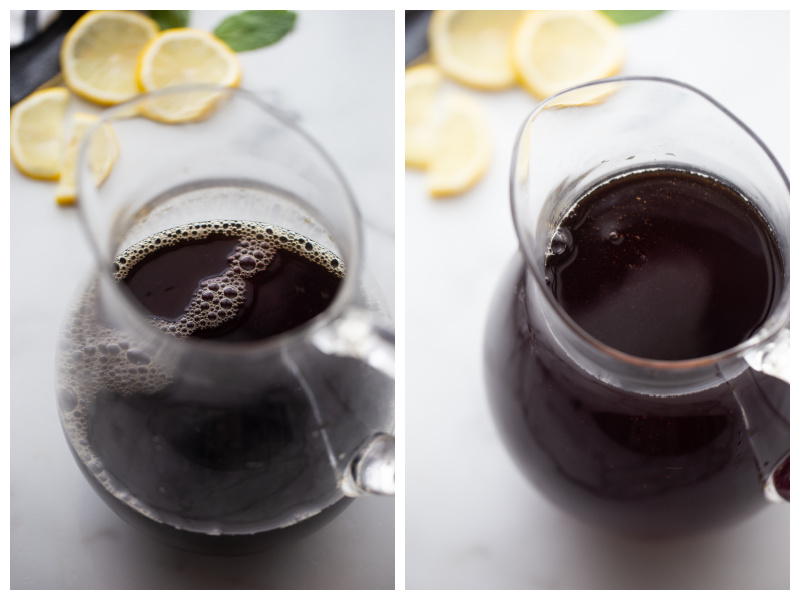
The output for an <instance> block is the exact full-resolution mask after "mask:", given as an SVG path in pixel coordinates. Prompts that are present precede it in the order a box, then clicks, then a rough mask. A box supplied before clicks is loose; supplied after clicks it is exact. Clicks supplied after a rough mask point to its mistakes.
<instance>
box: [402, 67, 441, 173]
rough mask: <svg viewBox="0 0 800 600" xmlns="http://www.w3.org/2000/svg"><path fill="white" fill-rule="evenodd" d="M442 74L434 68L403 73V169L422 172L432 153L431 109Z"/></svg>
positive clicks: (420, 68) (416, 68)
mask: <svg viewBox="0 0 800 600" xmlns="http://www.w3.org/2000/svg"><path fill="white" fill-rule="evenodd" d="M441 85H442V73H441V71H439V69H438V68H436V67H435V66H433V65H420V66H418V67H412V68H410V69H408V70H407V71H406V94H405V100H406V102H405V104H406V123H405V129H406V131H405V132H406V156H405V158H406V165H407V166H409V167H417V168H420V169H424V168H426V167H427V166H428V161H429V160H430V155H431V152H432V151H433V135H434V132H433V126H432V125H433V124H432V116H433V107H434V104H435V100H436V96H437V94H438V93H439V89H440V87H441Z"/></svg>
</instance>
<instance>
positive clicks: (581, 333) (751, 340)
mask: <svg viewBox="0 0 800 600" xmlns="http://www.w3.org/2000/svg"><path fill="white" fill-rule="evenodd" d="M622 82H634V83H641V82H646V83H658V84H666V85H671V86H675V87H679V88H683V89H685V90H688V91H689V92H691V93H693V94H696V95H697V96H699V97H701V98H703V99H704V100H706V101H707V102H709V103H711V104H712V105H713V106H714V107H715V108H717V109H718V110H720V111H721V112H722V113H723V114H724V115H725V116H727V117H728V118H729V119H731V120H732V121H733V122H734V123H735V124H736V125H737V126H738V127H739V128H740V129H742V130H743V131H744V133H746V134H747V135H749V136H750V138H751V139H752V140H753V141H754V142H756V144H757V145H758V146H759V148H760V149H761V150H762V151H763V152H764V153H765V155H766V156H767V158H768V159H769V161H770V162H771V163H772V165H773V166H774V167H775V169H776V171H777V173H778V175H779V176H780V177H781V180H782V181H783V184H784V185H785V186H786V190H787V192H788V191H789V187H790V186H789V178H788V177H787V175H786V173H785V172H784V170H783V168H782V167H781V165H780V163H779V162H778V161H777V159H776V158H775V156H774V155H773V154H772V151H771V150H770V149H769V148H768V147H767V146H766V144H764V142H763V141H762V140H761V138H759V137H758V136H757V135H756V134H755V132H753V131H752V130H751V129H750V128H749V127H748V126H747V125H746V124H745V123H744V122H742V121H741V120H740V119H739V118H738V117H736V115H734V114H733V113H732V112H730V111H729V110H728V109H727V108H725V106H723V105H722V104H720V103H719V102H717V101H716V100H715V99H714V98H712V97H711V96H709V95H708V94H706V93H705V92H703V91H702V90H699V89H697V88H695V87H694V86H692V85H689V84H687V83H684V82H681V81H678V80H675V79H670V78H666V77H656V76H652V77H651V76H618V77H608V78H605V79H598V80H595V81H590V82H587V83H583V84H580V85H576V86H572V87H570V88H567V89H564V90H562V91H560V92H558V93H556V94H553V95H551V96H549V97H548V98H545V99H544V100H542V101H541V102H539V104H537V105H536V107H535V108H534V109H533V110H532V111H531V112H530V113H529V114H528V116H527V117H526V118H525V120H524V121H523V122H522V125H521V127H520V128H519V131H518V132H517V136H516V139H515V142H514V149H513V152H512V154H511V172H510V180H509V191H510V194H509V196H510V203H511V217H512V220H513V223H514V230H515V232H516V234H517V238H518V239H519V242H520V247H521V249H522V253H523V256H524V259H525V262H526V268H528V266H530V265H531V264H533V263H535V262H536V261H537V260H538V257H536V256H534V255H533V251H532V249H531V248H530V247H529V244H528V243H526V237H525V236H524V235H523V231H522V219H521V216H520V215H519V213H518V211H517V200H516V192H515V184H514V181H515V171H516V165H517V158H518V154H519V151H520V147H521V142H522V136H523V135H524V133H525V129H526V126H527V125H528V123H530V122H531V121H532V120H533V119H534V118H535V117H536V116H537V115H538V114H539V113H541V112H542V111H543V110H544V108H545V106H547V104H548V103H549V102H551V101H552V100H553V99H554V98H557V97H559V96H562V95H564V94H567V93H569V92H572V91H574V90H578V89H582V88H589V87H593V86H598V85H604V84H608V83H622ZM782 260H783V261H784V264H786V261H787V260H788V257H782ZM529 270H532V271H533V278H534V280H535V281H536V285H537V286H538V287H539V289H540V291H542V293H543V296H544V297H545V298H546V299H547V302H548V304H549V305H550V307H551V308H552V309H553V310H555V312H556V314H557V315H558V316H559V317H560V318H561V320H562V321H563V322H564V323H565V324H566V325H567V327H568V329H569V331H571V332H572V333H573V334H574V335H576V336H577V337H578V339H580V340H581V342H583V343H585V344H587V345H588V346H590V347H592V348H594V349H595V350H597V351H599V352H601V353H602V354H604V355H606V356H609V357H611V358H612V359H615V360H617V361H619V362H623V363H627V364H629V365H632V366H634V367H639V368H648V369H652V370H655V371H688V370H692V369H697V368H702V367H707V366H709V365H713V364H717V363H720V362H722V361H724V360H727V359H731V358H735V357H739V356H743V355H744V354H745V353H747V351H749V350H752V349H753V348H756V347H758V346H760V345H762V344H765V343H767V342H769V341H770V340H771V339H773V338H774V337H775V336H777V335H778V333H779V332H780V331H782V330H783V329H787V328H788V327H789V309H790V306H789V287H790V286H789V270H788V268H787V269H786V271H785V273H784V277H785V284H784V287H783V289H782V290H781V294H780V296H779V298H778V299H777V300H776V302H775V303H774V305H773V307H772V310H771V312H770V314H769V315H768V317H767V318H766V319H765V320H764V322H763V323H761V325H759V327H758V328H757V329H756V330H755V331H754V332H753V334H752V335H750V336H749V337H748V338H747V339H745V340H743V341H741V342H739V343H738V344H736V345H735V346H732V347H730V348H727V349H725V350H722V351H720V352H716V353H713V354H708V355H704V356H699V357H696V358H689V359H681V360H663V359H650V358H643V357H640V356H636V355H633V354H628V353H627V352H622V351H621V350H617V349H615V348H612V347H611V346H609V345H607V344H605V343H603V342H601V341H600V340H598V339H597V338H595V337H594V336H592V335H591V334H589V333H588V332H586V331H585V330H584V329H583V328H582V327H581V326H580V325H578V324H577V323H576V322H575V320H574V319H573V318H572V317H570V316H569V314H567V312H566V311H565V310H564V308H563V307H562V306H561V304H560V303H559V302H558V301H557V300H556V299H555V298H554V296H553V294H552V292H551V291H550V288H549V287H547V285H546V283H545V282H544V281H542V280H541V278H540V275H539V273H538V271H536V270H535V269H529Z"/></svg>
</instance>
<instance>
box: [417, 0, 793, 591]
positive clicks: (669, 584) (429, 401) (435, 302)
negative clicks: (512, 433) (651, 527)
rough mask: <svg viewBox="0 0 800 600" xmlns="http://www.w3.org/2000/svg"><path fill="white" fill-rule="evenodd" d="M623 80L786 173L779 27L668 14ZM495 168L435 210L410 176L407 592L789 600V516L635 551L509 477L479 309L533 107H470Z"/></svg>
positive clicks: (651, 24)
mask: <svg viewBox="0 0 800 600" xmlns="http://www.w3.org/2000/svg"><path fill="white" fill-rule="evenodd" d="M624 38H625V44H626V47H627V61H626V63H625V66H624V69H623V71H622V73H621V74H624V75H656V76H664V77H671V78H674V79H679V80H683V81H685V82H687V83H690V84H692V85H694V86H696V87H698V88H700V89H701V90H704V91H705V92H707V93H708V94H710V95H711V96H712V97H714V98H716V99H717V100H718V101H720V102H721V103H722V104H724V105H725V106H727V107H728V108H729V109H730V110H731V111H732V112H733V113H734V114H736V115H737V116H738V117H740V118H741V119H742V120H743V121H744V122H745V123H746V124H748V125H749V126H750V127H751V128H752V129H753V130H754V131H755V132H756V133H757V134H758V135H759V136H761V138H762V139H763V140H764V141H765V142H766V144H767V145H768V146H769V147H770V148H771V149H772V151H773V152H774V154H775V156H776V157H777V159H778V160H779V162H780V163H781V164H782V165H783V166H784V168H786V169H788V161H789V16H788V12H769V13H765V12H738V11H737V12H727V13H717V12H671V13H668V14H666V15H663V16H661V17H660V18H658V19H654V20H652V21H647V22H642V23H640V24H636V25H629V26H626V27H625V28H624ZM472 93H473V94H475V95H476V96H477V97H479V98H480V99H481V101H483V103H484V105H485V106H486V108H487V109H488V111H489V116H490V120H491V125H492V131H493V134H494V147H495V154H494V162H493V164H492V166H491V169H490V171H489V173H488V174H487V176H486V177H485V178H484V179H483V180H482V181H481V182H480V183H479V184H478V185H477V187H475V188H474V189H473V190H471V191H470V192H469V193H467V194H464V195H463V196H461V197H458V198H454V199H450V200H444V201H434V200H431V199H430V198H428V197H427V196H426V194H425V192H424V191H423V181H422V176H421V174H420V173H417V172H411V171H409V172H407V174H406V179H405V184H406V193H405V202H406V229H407V236H406V245H405V270H406V322H407V327H406V335H407V347H408V351H407V356H406V395H407V401H406V407H407V408H406V423H407V440H408V441H407V452H406V479H407V482H408V483H407V490H406V521H405V522H406V528H405V529H406V556H405V566H406V586H407V588H410V589H418V588H423V589H425V588H539V589H545V588H546V589H620V588H621V589H627V588H640V589H660V588H667V589H671V588H678V589H682V588H697V589H715V588H723V589H755V588H763V589H771V588H783V589H788V586H789V554H788V553H789V507H788V506H786V505H782V506H768V507H767V508H766V509H765V510H763V511H762V512H761V513H759V514H758V515H757V516H756V517H755V518H753V519H751V520H749V521H747V522H745V523H742V524H741V525H739V526H737V527H735V528H732V529H729V530H727V531H723V532H719V533H716V534H712V535H707V536H703V537H700V538H698V539H692V540H683V541H675V542H669V543H664V544H647V543H642V542H635V541H631V540H624V539H617V538H614V537H613V536H609V535H604V534H599V533H597V532H594V531H591V530H589V529H587V528H585V527H583V526H581V525H579V524H577V523H576V522H574V521H573V520H572V519H571V518H570V517H567V516H565V515H564V514H562V513H561V512H560V511H558V510H557V509H556V508H554V507H553V506H551V505H550V504H548V503H547V502H546V501H545V500H544V499H543V498H542V497H541V496H540V495H539V493H538V492H537V491H536V490H535V489H533V488H532V487H531V486H530V485H529V484H528V483H527V481H526V480H524V479H523V476H522V475H521V473H520V472H519V471H518V470H517V469H516V468H515V466H514V465H513V464H512V462H511V459H510V457H509V455H508V454H507V453H506V451H505V449H504V448H503V447H502V445H501V441H500V439H499V436H498V434H497V431H496V429H495V427H494V424H493V423H492V421H491V417H490V414H489V408H488V402H487V398H486V394H485V392H484V385H483V376H482V360H481V352H482V341H483V333H484V323H485V319H486V315H487V311H488V306H489V300H490V297H491V294H492V293H493V291H494V289H495V285H496V284H497V281H498V278H499V276H500V272H501V269H502V268H503V267H504V266H505V264H506V263H507V261H508V259H509V258H510V256H511V255H512V254H513V252H514V251H515V249H516V247H517V240H516V238H515V235H514V230H513V227H512V223H511V215H510V209H509V199H508V192H507V190H508V183H507V181H508V172H509V163H510V157H511V150H512V145H513V140H514V137H515V135H516V133H517V129H518V127H519V125H520V124H521V123H522V121H523V120H524V118H525V117H526V116H527V114H528V113H529V112H530V111H531V110H532V109H533V108H534V106H535V104H536V101H535V100H534V99H533V98H532V97H531V96H529V95H527V94H526V93H525V92H524V91H522V90H519V89H517V90H511V91H505V92H500V93H482V92H472Z"/></svg>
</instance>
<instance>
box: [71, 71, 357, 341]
mask: <svg viewBox="0 0 800 600" xmlns="http://www.w3.org/2000/svg"><path fill="white" fill-rule="evenodd" d="M192 90H199V91H218V92H222V93H226V94H231V95H235V96H241V97H243V98H246V99H247V100H248V101H250V102H252V103H253V104H255V105H256V106H258V107H259V108H260V109H261V110H263V111H265V112H266V113H267V114H269V115H270V116H271V117H272V118H274V119H276V120H277V121H279V122H280V123H281V125H283V126H285V127H287V128H289V129H291V130H292V131H293V132H294V133H295V134H297V135H299V136H300V137H302V138H303V139H304V141H305V142H306V143H308V144H309V146H310V147H311V148H312V149H313V150H314V151H315V152H317V153H318V154H319V156H320V157H321V158H322V159H323V162H324V163H325V164H326V165H327V166H328V168H330V169H331V173H332V174H333V176H334V179H335V180H336V181H337V183H338V184H339V185H341V187H342V190H343V193H344V197H345V199H346V204H347V206H349V209H350V210H351V211H352V216H353V221H354V227H353V231H352V235H353V238H354V239H353V256H352V257H351V259H350V260H348V261H347V262H346V263H345V275H344V277H343V278H342V284H341V285H340V286H339V289H338V290H337V292H336V295H335V296H334V298H333V301H332V302H331V304H330V305H329V306H328V307H327V308H326V309H325V310H323V311H322V312H320V313H318V314H316V315H314V316H313V317H312V318H311V319H309V320H308V321H306V322H305V323H301V324H300V325H298V326H296V327H293V328H291V329H289V330H287V331H284V332H281V333H278V334H275V335H272V336H269V337H267V338H264V339H260V340H248V341H239V342H232V343H226V342H219V341H214V340H213V339H203V338H193V337H192V336H189V337H187V338H185V339H179V338H176V337H174V336H171V335H167V334H164V333H163V332H161V331H159V330H157V329H156V328H155V327H152V326H150V325H148V324H147V323H146V316H145V315H144V313H143V312H142V310H141V308H140V305H139V304H138V302H137V300H136V299H135V298H134V297H133V295H132V294H131V293H130V291H129V290H127V289H126V288H125V287H124V286H116V285H115V286H113V287H114V288H115V290H116V291H117V292H118V293H119V296H120V297H122V298H123V299H124V303H125V306H126V307H127V308H128V309H129V312H130V313H131V314H132V315H134V318H135V320H136V322H137V324H141V325H143V327H141V331H143V332H148V333H146V335H148V336H149V335H150V333H149V332H152V334H153V335H152V339H157V340H163V343H164V344H175V345H176V347H179V346H180V347H182V346H185V347H187V348H191V349H192V350H197V351H203V350H205V351H211V352H215V353H220V352H222V353H230V354H246V353H249V352H252V351H254V350H258V351H269V350H276V349H279V348H281V347H284V346H285V345H286V344H287V343H290V342H292V341H294V340H300V339H308V338H309V337H311V336H313V335H314V333H315V332H317V331H320V330H322V329H324V328H326V327H328V326H330V325H331V324H332V323H334V322H335V321H336V320H337V319H339V318H341V317H342V316H343V315H344V314H346V312H347V310H348V307H349V306H351V305H352V304H353V302H354V301H355V299H356V297H357V290H358V285H359V283H358V282H359V281H360V279H361V275H362V271H363V264H364V261H363V252H364V232H363V227H364V222H363V217H362V215H361V211H360V210H359V208H358V204H357V203H356V200H355V195H354V194H353V191H352V188H351V187H350V185H349V183H348V181H347V179H346V178H345V177H344V174H343V173H342V171H341V169H340V168H339V166H338V164H337V163H336V162H335V161H334V160H333V159H332V158H331V156H330V155H329V154H328V152H327V151H326V150H325V149H324V148H323V147H322V146H321V145H320V144H319V142H317V141H316V139H314V138H313V137H312V136H311V135H310V134H308V133H307V132H306V131H305V130H304V129H303V128H302V127H299V126H298V125H297V124H295V123H294V122H293V121H292V120H291V119H290V118H289V117H288V116H287V115H286V114H285V112H284V111H282V110H281V109H280V108H277V107H275V106H273V105H272V104H270V103H269V102H266V101H265V100H263V99H261V98H259V97H258V96H257V95H256V94H255V93H253V92H251V91H249V90H245V89H242V88H238V87H235V88H234V87H224V86H218V85H209V84H186V85H178V86H173V87H169V88H164V89H161V90H155V91H151V92H143V93H141V94H138V95H136V96H134V97H133V98H131V99H130V100H126V101H125V102H121V103H120V104H117V105H114V106H111V107H107V108H106V109H105V110H104V111H103V112H102V113H100V115H99V117H98V120H97V122H95V123H94V124H92V125H91V127H89V128H88V129H87V131H86V134H85V136H84V138H83V142H82V143H81V147H80V151H79V154H78V164H79V165H82V164H84V163H85V160H86V152H87V151H88V141H89V140H90V139H91V138H92V135H93V134H94V132H95V131H96V130H98V129H99V128H100V127H102V126H103V124H104V123H107V122H109V121H114V120H118V119H119V118H124V112H125V108H126V107H130V106H134V105H136V104H138V103H140V102H142V100H143V99H145V98H148V97H155V96H164V95H170V94H175V93H181V92H186V91H192ZM136 116H138V117H141V118H146V117H144V116H143V115H138V114H137V115H136ZM190 123H192V122H191V121H190ZM181 125H182V124H180V123H179V124H175V125H173V126H176V127H180V126H181ZM82 171H83V169H81V168H78V169H77V173H76V175H77V178H78V180H77V184H78V185H77V187H78V190H80V189H81V187H82V184H81V173H82ZM86 211H87V207H86V205H85V203H83V202H80V201H79V202H78V215H79V220H80V222H81V225H82V228H83V230H84V232H85V234H86V236H87V237H88V238H89V243H90V246H91V248H92V253H93V254H94V259H95V263H96V265H97V266H98V267H99V273H98V276H101V277H104V279H106V280H109V281H110V280H111V279H112V277H111V274H112V273H113V259H111V258H108V257H106V256H104V253H103V251H102V249H101V248H100V245H99V241H98V240H97V239H96V237H95V234H94V233H93V232H92V228H91V226H90V224H89V219H88V216H87V214H86ZM322 222H323V224H324V220H323V221H322ZM111 283H113V282H111ZM115 293H116V292H115Z"/></svg>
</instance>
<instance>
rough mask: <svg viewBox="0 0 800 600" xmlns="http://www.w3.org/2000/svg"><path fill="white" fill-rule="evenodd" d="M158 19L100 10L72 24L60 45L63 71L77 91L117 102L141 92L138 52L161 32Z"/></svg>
mask: <svg viewBox="0 0 800 600" xmlns="http://www.w3.org/2000/svg"><path fill="white" fill-rule="evenodd" d="M158 31H159V29H158V25H157V24H156V22H155V21H154V20H153V19H151V18H149V17H146V16H144V15H142V14H140V13H137V12H128V11H116V10H97V11H91V12H89V13H86V14H85V15H84V16H82V17H81V18H80V19H78V21H77V22H76V23H75V24H74V25H73V26H72V28H71V29H70V30H69V31H68V32H67V35H66V36H65V37H64V43H63V45H62V46H61V72H62V74H63V76H64V81H65V82H66V83H67V86H68V87H69V88H70V89H71V90H72V91H73V92H75V93H76V94H78V95H80V96H83V97H84V98H86V99H87V100H91V101H92V102H97V103H98V104H117V103H119V102H124V101H125V100H129V99H130V98H132V97H133V96H135V95H136V94H138V93H139V85H138V83H137V81H136V64H137V59H138V57H139V52H140V51H141V50H142V48H144V46H145V45H146V44H147V42H148V40H150V39H152V38H154V37H155V36H156V35H157V34H158Z"/></svg>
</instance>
